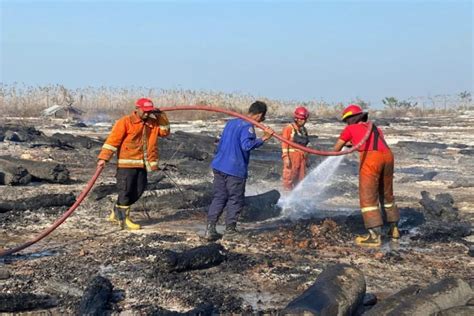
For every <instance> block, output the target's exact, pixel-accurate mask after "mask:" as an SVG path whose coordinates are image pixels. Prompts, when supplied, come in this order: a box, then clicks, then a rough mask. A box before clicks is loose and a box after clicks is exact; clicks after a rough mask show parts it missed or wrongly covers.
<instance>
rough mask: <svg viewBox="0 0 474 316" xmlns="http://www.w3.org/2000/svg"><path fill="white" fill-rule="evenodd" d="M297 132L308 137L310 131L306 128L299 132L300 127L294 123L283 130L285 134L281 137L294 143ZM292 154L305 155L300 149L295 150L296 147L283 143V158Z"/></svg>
mask: <svg viewBox="0 0 474 316" xmlns="http://www.w3.org/2000/svg"><path fill="white" fill-rule="evenodd" d="M297 132H299V133H300V134H301V135H306V136H308V131H307V130H306V128H305V127H304V126H302V127H300V128H299V130H298V127H297V126H296V124H294V123H291V124H288V125H287V126H285V127H284V128H283V132H282V135H281V136H283V138H285V139H288V140H290V141H294V140H293V138H294V136H295V133H297ZM290 152H300V153H304V151H302V150H300V149H297V148H294V147H291V146H290V145H288V144H287V143H284V142H282V143H281V154H282V155H281V156H282V157H285V156H288V153H290Z"/></svg>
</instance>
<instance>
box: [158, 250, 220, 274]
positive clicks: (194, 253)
mask: <svg viewBox="0 0 474 316" xmlns="http://www.w3.org/2000/svg"><path fill="white" fill-rule="evenodd" d="M225 259H226V251H225V249H224V247H222V245H220V244H215V243H212V244H209V245H204V246H199V247H196V248H192V249H190V250H187V251H183V252H181V253H177V252H174V251H171V250H165V251H163V254H162V255H160V256H159V258H158V262H157V266H156V270H157V271H158V272H183V271H190V270H200V269H207V268H210V267H214V266H217V265H219V264H221V263H222V262H223V261H224V260H225Z"/></svg>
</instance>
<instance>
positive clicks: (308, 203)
mask: <svg viewBox="0 0 474 316" xmlns="http://www.w3.org/2000/svg"><path fill="white" fill-rule="evenodd" d="M343 159H344V157H343V156H334V157H328V158H326V159H325V160H324V161H323V162H322V163H321V164H319V166H317V167H316V168H315V169H313V170H311V172H310V173H309V174H308V175H307V176H306V177H305V178H304V180H303V181H301V182H300V183H299V184H298V185H297V186H296V188H294V189H293V191H291V192H290V193H289V194H288V195H287V196H282V197H281V198H280V200H279V201H278V205H279V206H280V207H281V208H282V209H283V211H282V217H284V218H290V219H298V218H304V217H311V216H312V215H314V213H316V212H317V210H318V209H321V206H322V203H323V201H324V191H325V190H326V188H327V186H328V185H329V184H330V183H331V178H332V177H333V175H334V172H335V171H336V170H337V168H338V167H339V165H340V164H341V162H342V160H343Z"/></svg>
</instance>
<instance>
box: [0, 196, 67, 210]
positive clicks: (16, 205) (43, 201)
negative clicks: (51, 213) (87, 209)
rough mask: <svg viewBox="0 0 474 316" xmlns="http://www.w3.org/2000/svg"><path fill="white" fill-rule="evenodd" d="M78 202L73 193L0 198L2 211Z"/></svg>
mask: <svg viewBox="0 0 474 316" xmlns="http://www.w3.org/2000/svg"><path fill="white" fill-rule="evenodd" d="M74 202H76V197H75V196H74V194H72V193H68V194H44V195H41V196H35V197H32V198H25V199H18V200H14V201H1V200H0V213H5V212H9V211H26V210H34V209H38V208H41V207H52V206H71V205H73V204H74Z"/></svg>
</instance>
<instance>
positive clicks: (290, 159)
mask: <svg viewBox="0 0 474 316" xmlns="http://www.w3.org/2000/svg"><path fill="white" fill-rule="evenodd" d="M308 117H309V111H308V110H307V109H306V108H305V107H302V106H300V107H297V108H296V109H295V112H294V114H293V118H294V121H293V123H291V124H288V125H287V126H285V128H283V133H282V134H283V135H282V136H283V138H285V139H288V140H290V141H292V142H295V143H297V144H300V145H303V146H307V145H308V143H309V138H308V131H307V130H306V127H304V125H305V124H306V121H307V120H308ZM281 151H282V154H281V157H282V158H283V174H282V179H283V188H284V189H285V190H288V191H290V190H292V189H293V188H294V187H295V186H296V185H297V184H298V183H299V182H300V181H301V180H303V179H304V177H305V175H306V166H307V164H308V154H307V153H305V152H303V151H301V150H299V149H296V148H293V147H291V146H290V145H288V144H286V143H284V142H282V143H281Z"/></svg>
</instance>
